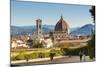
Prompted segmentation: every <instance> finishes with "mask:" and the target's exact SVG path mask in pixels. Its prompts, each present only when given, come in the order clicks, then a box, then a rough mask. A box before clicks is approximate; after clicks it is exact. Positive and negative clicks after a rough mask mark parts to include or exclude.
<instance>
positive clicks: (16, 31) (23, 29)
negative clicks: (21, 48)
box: [11, 24, 94, 36]
mask: <svg viewBox="0 0 100 67" xmlns="http://www.w3.org/2000/svg"><path fill="white" fill-rule="evenodd" d="M54 28H55V26H54V25H42V30H43V32H50V31H54ZM92 29H94V25H92V24H86V25H84V26H82V27H76V28H70V34H71V35H82V36H85V35H91V33H92V32H91V30H92ZM35 31H36V26H35V25H34V26H11V35H13V36H16V35H27V34H32V33H33V32H35Z"/></svg>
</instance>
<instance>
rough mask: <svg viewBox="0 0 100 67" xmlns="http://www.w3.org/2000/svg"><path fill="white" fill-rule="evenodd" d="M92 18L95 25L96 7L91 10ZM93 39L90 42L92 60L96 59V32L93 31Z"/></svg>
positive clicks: (89, 49) (89, 51)
mask: <svg viewBox="0 0 100 67" xmlns="http://www.w3.org/2000/svg"><path fill="white" fill-rule="evenodd" d="M90 13H91V16H92V18H93V23H95V6H92V8H91V9H90ZM91 32H92V38H91V40H89V41H88V54H89V57H90V59H93V58H95V30H91Z"/></svg>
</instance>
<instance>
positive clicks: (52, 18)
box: [11, 0, 93, 27]
mask: <svg viewBox="0 0 100 67" xmlns="http://www.w3.org/2000/svg"><path fill="white" fill-rule="evenodd" d="M89 9H91V6H90V5H71V4H54V3H39V2H24V1H16V0H11V25H14V26H29V25H36V19H38V18H39V19H42V24H43V25H56V23H57V22H58V20H59V19H60V17H61V15H62V16H63V18H64V20H65V21H66V22H67V23H68V25H69V27H79V26H83V25H85V24H93V23H92V22H93V20H92V18H91V14H90V13H89Z"/></svg>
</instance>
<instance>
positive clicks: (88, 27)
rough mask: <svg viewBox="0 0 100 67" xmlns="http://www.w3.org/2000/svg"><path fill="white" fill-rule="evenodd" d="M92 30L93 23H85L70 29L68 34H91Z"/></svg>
mask: <svg viewBox="0 0 100 67" xmlns="http://www.w3.org/2000/svg"><path fill="white" fill-rule="evenodd" d="M93 30H94V25H92V24H86V25H84V26H82V27H80V28H78V29H76V30H74V31H72V32H71V33H70V34H71V35H79V36H87V35H91V34H92V33H93Z"/></svg>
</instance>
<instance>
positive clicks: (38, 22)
mask: <svg viewBox="0 0 100 67" xmlns="http://www.w3.org/2000/svg"><path fill="white" fill-rule="evenodd" d="M36 34H37V38H38V39H39V38H41V36H42V20H41V19H37V20H36Z"/></svg>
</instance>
